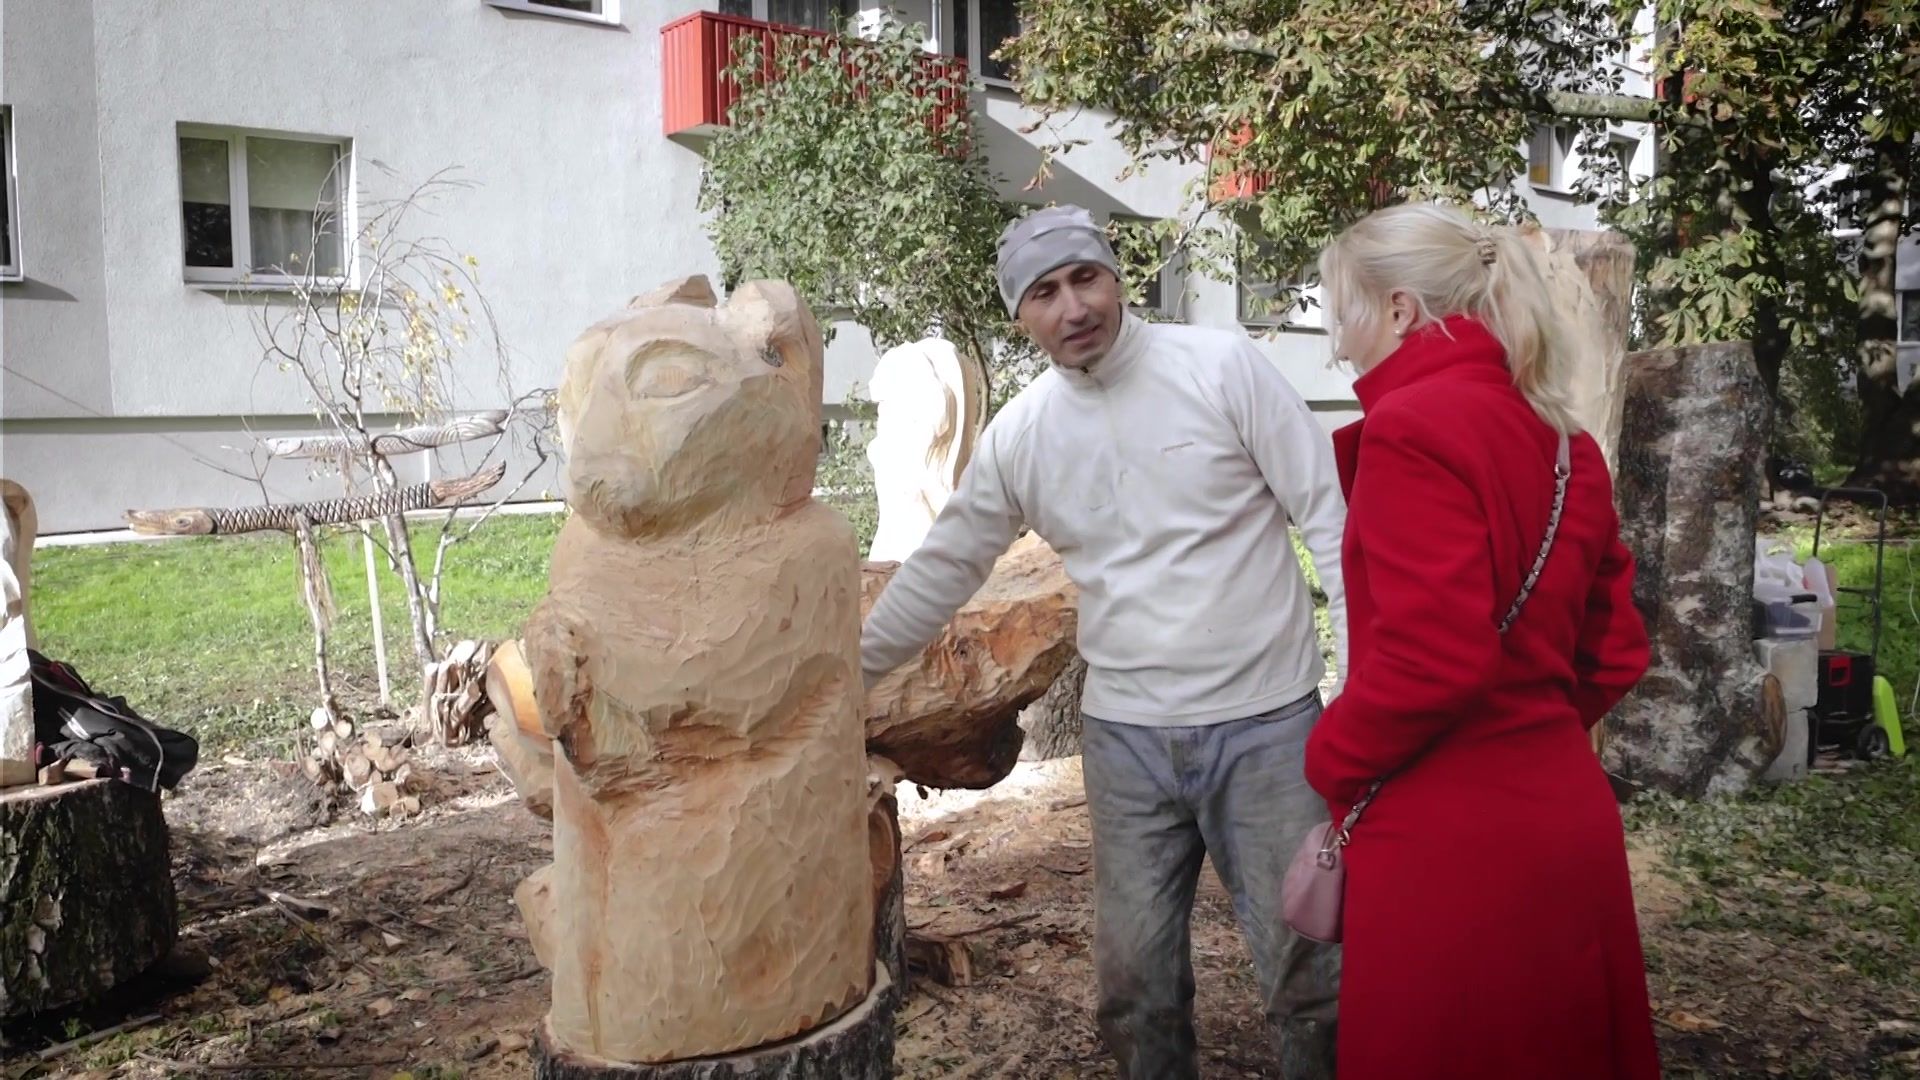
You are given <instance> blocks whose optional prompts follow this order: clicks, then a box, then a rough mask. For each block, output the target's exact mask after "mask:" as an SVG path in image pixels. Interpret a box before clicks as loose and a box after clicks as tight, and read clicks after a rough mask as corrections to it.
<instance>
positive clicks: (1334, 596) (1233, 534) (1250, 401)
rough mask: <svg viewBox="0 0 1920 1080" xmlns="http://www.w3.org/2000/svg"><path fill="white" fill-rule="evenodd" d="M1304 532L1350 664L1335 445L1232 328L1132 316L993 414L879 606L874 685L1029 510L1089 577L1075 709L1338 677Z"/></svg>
mask: <svg viewBox="0 0 1920 1080" xmlns="http://www.w3.org/2000/svg"><path fill="white" fill-rule="evenodd" d="M1289 518H1291V519H1292V520H1293V522H1294V523H1295V524H1296V525H1297V526H1298V527H1299V529H1300V532H1301V534H1302V537H1303V538H1304V540H1305V541H1306V545H1307V550H1308V551H1309V552H1310V553H1311V554H1312V556H1313V561H1314V568H1315V570H1316V571H1317V573H1318V574H1319V578H1320V584H1321V587H1322V588H1323V589H1324V590H1325V591H1326V593H1327V596H1328V599H1329V600H1330V601H1331V614H1332V620H1333V628H1334V638H1335V642H1336V652H1337V660H1338V664H1339V668H1340V670H1341V671H1342V672H1343V673H1344V672H1345V671H1346V664H1347V659H1346V658H1347V627H1346V600H1345V593H1344V590H1343V588H1342V585H1341V578H1340V536H1341V531H1342V529H1343V528H1344V524H1345V519H1346V504H1345V500H1344V499H1343V498H1342V497H1341V494H1340V485H1339V479H1338V476H1337V474H1336V470H1335V467H1334V461H1333V446H1332V443H1331V441H1330V440H1329V439H1328V438H1327V436H1326V435H1325V434H1324V433H1323V432H1322V430H1321V428H1320V425H1319V424H1318V423H1317V422H1315V420H1314V418H1313V416H1312V414H1311V413H1310V412H1309V411H1308V409H1307V406H1306V402H1305V401H1303V400H1302V399H1301V397H1300V395H1299V394H1298V393H1297V392H1296V391H1295V390H1294V389H1293V387H1292V386H1291V385H1289V384H1288V382H1287V381H1286V379H1285V378H1284V377H1282V376H1281V375H1280V373H1279V372H1278V371H1276V370H1274V368H1273V367H1272V366H1271V365H1270V364H1269V363H1268V362H1267V361H1266V360H1265V359H1264V358H1263V357H1262V356H1261V355H1260V353H1259V351H1258V350H1257V349H1256V348H1255V347H1254V344H1253V342H1252V341H1250V340H1248V338H1247V337H1246V335H1245V334H1243V333H1239V332H1237V331H1231V330H1215V329H1203V328H1198V327H1189V326H1173V325H1166V324H1149V323H1146V322H1142V321H1141V320H1139V319H1137V318H1136V317H1134V316H1132V315H1127V316H1126V317H1125V320H1124V323H1123V325H1122V328H1121V332H1120V337H1119V340H1118V341H1117V342H1116V343H1115V345H1114V348H1113V351H1112V352H1110V353H1109V354H1108V355H1107V356H1106V357H1104V358H1103V359H1101V360H1100V361H1099V362H1098V363H1097V364H1095V365H1094V366H1093V368H1092V370H1090V371H1086V372H1080V371H1074V370H1071V369H1066V368H1060V367H1057V366H1056V367H1054V368H1053V369H1051V370H1049V371H1047V372H1045V373H1044V374H1042V375H1041V376H1040V377H1039V378H1038V379H1036V380H1034V382H1033V384H1032V385H1030V386H1028V387H1027V388H1026V389H1025V390H1023V391H1022V392H1021V393H1020V394H1019V396H1017V397H1015V398H1014V399H1013V401H1011V402H1009V403H1008V404H1007V406H1006V407H1005V408H1004V409H1002V410H1001V412H1000V413H999V414H998V415H997V416H996V417H995V418H994V419H993V422H992V423H991V424H989V425H988V426H987V430H986V431H985V432H984V433H983V434H982V436H981V438H980V440H979V443H978V445H977V448H976V450H975V452H974V456H973V460H972V461H971V462H970V463H969V464H968V466H967V469H966V472H965V475H964V476H962V478H961V481H960V486H959V489H958V490H956V491H955V492H954V494H953V496H952V497H951V498H950V499H948V500H947V504H946V506H945V508H944V509H943V510H942V511H941V512H940V515H939V517H938V518H937V519H936V520H935V521H934V523H933V527H932V529H931V530H930V531H929V532H928V533H927V537H926V540H925V542H924V543H923V544H922V545H921V546H920V548H919V549H918V550H916V551H915V552H914V553H913V555H912V556H910V557H909V558H908V559H907V560H906V562H905V563H904V564H902V565H901V567H900V569H899V570H898V571H897V572H896V573H895V574H894V576H893V580H892V582H891V583H889V584H888V586H887V588H886V590H885V591H884V592H882V593H881V595H880V599H879V601H878V602H877V603H876V604H875V605H874V607H873V611H872V612H871V614H870V615H869V616H868V618H867V621H866V626H865V630H864V632H863V634H862V637H861V649H860V651H861V666H862V668H863V669H864V673H865V677H866V682H867V685H868V686H871V685H873V684H874V683H875V682H877V681H878V680H879V679H880V678H881V677H883V676H884V675H886V674H887V673H888V672H890V671H892V670H893V669H894V668H896V667H898V666H900V665H901V664H902V663H905V662H906V661H907V660H908V659H910V658H912V657H913V656H915V655H916V654H918V653H919V652H920V650H922V649H923V648H925V647H926V645H927V643H928V642H929V641H931V640H933V637H934V635H936V634H938V633H939V631H940V628H941V627H942V626H944V625H945V624H946V622H947V620H948V619H950V618H952V616H953V613H954V612H955V611H957V610H958V609H959V608H960V606H961V605H962V604H964V603H966V602H967V600H968V599H969V598H971V597H972V596H973V594H974V593H975V592H976V591H977V590H978V589H979V588H980V586H981V584H982V583H983V582H985V581H986V579H987V575H988V574H989V573H990V572H991V571H992V569H993V564H994V561H995V560H996V559H997V558H999V556H1000V555H1001V554H1002V553H1004V552H1005V551H1006V549H1007V547H1008V546H1009V545H1010V544H1012V542H1013V540H1014V539H1015V538H1016V537H1017V536H1018V535H1019V532H1020V527H1021V524H1022V523H1023V522H1025V523H1026V524H1028V525H1031V526H1032V528H1033V530H1034V531H1035V532H1037V533H1039V534H1040V537H1041V539H1043V540H1045V541H1046V542H1047V543H1048V544H1049V545H1050V546H1051V547H1052V548H1053V549H1054V550H1055V551H1057V552H1059V554H1060V557H1061V560H1062V562H1063V564H1064V566H1065V568H1066V571H1067V574H1068V576H1069V577H1071V578H1072V579H1073V582H1074V584H1075V585H1077V586H1079V589H1080V631H1079V648H1080V654H1081V655H1082V656H1084V657H1085V658H1086V661H1087V682H1086V688H1085V690H1084V692H1083V694H1082V698H1081V705H1082V708H1084V709H1085V711H1086V713H1087V715H1089V716H1095V717H1098V718H1100V719H1102V720H1110V721H1114V722H1117V723H1127V724H1144V725H1153V726H1165V727H1180V726H1191V725H1199V724H1211V723H1218V722H1221V721H1226V720H1235V719H1240V718H1243V717H1248V716H1255V715H1258V714H1259V713H1261V712H1264V711H1267V710H1269V709H1272V708H1275V707H1278V706H1280V705H1284V704H1287V703H1289V702H1292V701H1295V700H1298V699H1299V698H1302V697H1304V696H1306V695H1307V694H1308V693H1309V692H1311V691H1312V690H1313V689H1314V688H1315V687H1316V686H1317V685H1318V684H1319V682H1320V680H1321V678H1322V676H1323V675H1324V674H1325V670H1326V666H1325V664H1324V662H1323V661H1322V660H1321V656H1320V649H1319V644H1318V641H1317V638H1316V635H1315V632H1314V624H1313V604H1312V600H1311V597H1310V594H1309V592H1308V588H1307V583H1306V581H1305V579H1304V577H1303V576H1302V574H1301V572H1300V567H1299V563H1298V561H1297V560H1296V559H1295V558H1294V553H1293V548H1292V545H1291V544H1290V543H1289V541H1288V536H1287V522H1288V519H1289Z"/></svg>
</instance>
